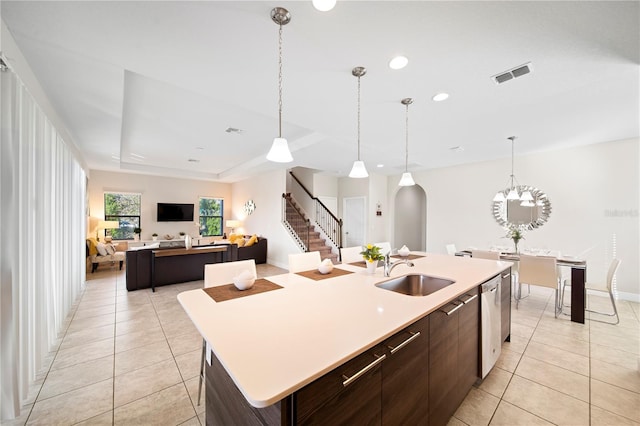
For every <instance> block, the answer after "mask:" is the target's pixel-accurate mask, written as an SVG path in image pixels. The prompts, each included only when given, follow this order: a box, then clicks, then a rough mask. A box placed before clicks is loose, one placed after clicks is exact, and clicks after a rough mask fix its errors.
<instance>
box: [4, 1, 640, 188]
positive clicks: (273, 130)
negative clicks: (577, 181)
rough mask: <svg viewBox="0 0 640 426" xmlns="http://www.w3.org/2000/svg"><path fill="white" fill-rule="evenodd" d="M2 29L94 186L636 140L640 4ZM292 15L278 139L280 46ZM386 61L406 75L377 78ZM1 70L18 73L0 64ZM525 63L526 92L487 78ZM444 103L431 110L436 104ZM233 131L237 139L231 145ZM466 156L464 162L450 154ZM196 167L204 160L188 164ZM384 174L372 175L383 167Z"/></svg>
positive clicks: (148, 16)
mask: <svg viewBox="0 0 640 426" xmlns="http://www.w3.org/2000/svg"><path fill="white" fill-rule="evenodd" d="M0 5H1V6H0V7H1V10H0V12H1V16H2V19H3V20H4V21H5V23H6V24H7V26H8V28H9V29H10V31H11V33H12V34H13V36H14V38H15V40H16V42H17V44H18V46H19V48H20V49H21V51H22V52H23V54H24V56H25V57H26V59H27V61H28V62H29V64H30V66H31V68H32V69H33V71H34V73H35V74H36V76H37V78H38V79H39V81H40V83H41V84H42V86H43V87H44V89H45V91H46V92H47V94H48V96H49V97H50V99H51V101H52V104H53V105H54V107H55V108H56V110H57V111H58V113H59V115H60V117H61V118H62V120H63V121H64V123H65V124H66V126H67V129H68V131H69V132H70V134H71V135H72V136H73V138H74V139H75V143H76V144H77V145H78V147H79V148H80V150H81V151H82V153H83V155H84V158H85V161H86V162H87V163H88V165H89V166H90V168H92V169H102V170H128V171H139V172H143V173H151V174H162V175H167V176H183V177H197V178H204V179H212V180H219V181H225V182H233V181H237V180H240V179H243V178H245V177H247V176H249V175H251V174H253V173H257V172H262V171H266V170H272V169H275V168H282V167H293V166H303V167H309V168H313V169H318V170H322V171H325V172H327V173H331V174H335V175H338V176H346V175H347V174H348V172H349V170H350V167H351V164H352V163H353V161H354V160H355V157H356V155H357V154H356V152H357V151H356V148H357V145H356V95H357V92H356V87H357V80H356V78H355V77H353V76H352V75H351V69H352V68H353V67H355V66H365V67H366V68H367V70H368V72H367V75H365V76H364V77H362V81H361V83H362V113H361V114H362V120H361V132H362V133H361V144H362V145H361V146H362V148H361V150H362V154H361V157H362V159H363V160H364V161H365V163H366V164H367V167H368V168H369V170H370V171H375V172H377V173H384V174H398V173H400V172H402V171H403V169H404V161H405V153H404V142H405V109H404V106H403V105H402V104H400V100H401V99H402V98H405V97H412V98H414V100H415V101H414V104H413V105H412V106H411V107H410V122H409V124H410V133H409V140H410V142H409V144H410V148H409V169H410V170H411V171H419V170H425V169H428V168H434V167H443V166H449V165H454V164H462V163H469V162H476V161H482V160H488V159H493V158H499V157H508V156H510V154H511V151H510V146H509V144H508V141H507V137H508V136H511V135H516V136H518V139H517V141H516V154H523V153H528V152H535V151H543V150H551V149H558V148H564V147H570V146H577V145H583V144H592V143H597V142H605V141H612V140H618V139H624V138H631V137H638V136H639V134H640V130H639V127H640V125H639V117H640V109H639V93H640V84H639V80H640V78H639V71H640V68H639V64H640V24H639V22H640V18H639V16H640V8H639V6H640V2H638V1H626V2H611V1H603V2H597V1H594V2H582V1H575V2H565V1H557V2H542V1H540V2H538V1H532V2H526V1H522V2H520V1H518V2H506V1H499V2H492V1H482V2H435V1H434V2H422V1H387V2H382V1H349V2H346V1H340V0H339V1H338V4H337V6H336V7H335V9H333V10H332V11H330V12H324V13H323V12H318V11H316V10H315V9H314V8H313V7H312V5H311V1H298V2H262V1H260V2H253V1H233V2H232V1H229V2H219V1H195V2H187V1H158V2H154V1H125V2H115V1H69V2H63V1H44V2H37V1H7V0H3V1H2V2H0ZM275 6H281V7H285V8H287V9H288V10H289V11H290V12H291V15H292V20H291V23H290V24H288V25H286V26H285V27H284V28H283V33H284V34H283V37H284V46H283V49H284V112H283V117H284V124H283V136H284V137H286V138H287V139H288V140H289V144H290V147H291V150H292V152H293V157H294V162H293V163H289V164H287V165H282V164H275V163H269V162H267V161H266V159H265V155H266V153H267V151H268V150H269V148H270V146H271V142H272V140H273V137H275V136H276V135H277V130H278V126H277V34H278V26H277V25H276V24H275V23H273V22H272V21H271V19H270V10H271V9H272V8H273V7H275ZM397 54H404V55H406V56H407V57H408V58H409V65H408V66H407V67H406V68H405V69H403V70H398V71H394V70H391V69H389V67H388V66H387V63H388V61H389V60H390V59H391V58H392V57H393V56H394V55H397ZM8 59H9V61H10V59H11V58H8ZM527 62H531V64H532V69H533V72H532V73H531V74H529V75H526V76H523V77H520V78H518V79H515V80H511V81H509V82H507V83H504V84H501V85H497V84H496V83H494V82H493V81H492V79H491V76H493V75H495V74H498V73H501V72H503V71H505V70H508V69H511V68H513V67H516V66H518V65H521V64H524V63H527ZM442 91H444V92H447V93H449V94H450V95H451V96H450V98H449V99H448V100H447V101H445V102H439V103H436V102H433V101H432V100H431V97H432V96H433V95H434V94H436V93H438V92H442ZM229 127H233V128H238V129H242V133H240V134H235V133H227V132H225V130H226V129H227V128H229ZM455 146H462V147H464V151H463V152H454V151H452V150H451V149H450V148H451V147H455ZM189 159H193V160H199V162H190V161H189ZM377 164H384V167H383V168H376V165H377Z"/></svg>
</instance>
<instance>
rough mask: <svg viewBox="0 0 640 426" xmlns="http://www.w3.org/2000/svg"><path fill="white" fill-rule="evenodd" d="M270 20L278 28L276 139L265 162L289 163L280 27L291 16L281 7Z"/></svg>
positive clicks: (290, 158)
mask: <svg viewBox="0 0 640 426" xmlns="http://www.w3.org/2000/svg"><path fill="white" fill-rule="evenodd" d="M271 19H272V20H273V22H275V23H276V24H278V26H279V27H280V29H279V30H278V137H277V138H274V139H273V145H272V146H271V149H270V150H269V153H268V154H267V160H269V161H274V162H276V163H290V162H291V161H293V157H292V156H291V151H289V145H288V143H287V140H286V139H285V138H283V137H282V26H283V25H287V24H288V23H289V22H290V21H291V14H290V13H289V11H288V10H287V9H285V8H283V7H276V8H273V9H272V10H271Z"/></svg>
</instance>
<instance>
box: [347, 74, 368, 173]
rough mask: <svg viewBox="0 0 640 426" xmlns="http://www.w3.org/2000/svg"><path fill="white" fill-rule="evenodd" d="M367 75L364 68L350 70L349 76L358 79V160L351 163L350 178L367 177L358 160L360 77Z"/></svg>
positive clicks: (362, 163) (365, 169)
mask: <svg viewBox="0 0 640 426" xmlns="http://www.w3.org/2000/svg"><path fill="white" fill-rule="evenodd" d="M366 73H367V69H366V68H365V67H355V68H354V69H353V70H351V74H352V75H353V76H354V77H357V78H358V159H357V160H356V161H354V162H353V167H352V168H351V172H350V173H349V177H350V178H366V177H369V173H367V168H366V167H365V166H364V161H361V160H360V77H362V76H363V75H365V74H366Z"/></svg>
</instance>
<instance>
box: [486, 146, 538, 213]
mask: <svg viewBox="0 0 640 426" xmlns="http://www.w3.org/2000/svg"><path fill="white" fill-rule="evenodd" d="M507 139H509V140H510V141H511V176H510V177H509V179H510V186H509V188H508V191H498V192H497V193H496V195H495V197H493V201H505V200H509V201H515V200H520V201H522V204H521V205H523V206H533V205H534V204H533V201H534V199H533V196H532V195H531V192H530V191H528V190H524V191H522V194H520V193H518V186H520V185H519V184H518V180H517V179H516V175H515V173H514V171H513V169H514V167H513V164H514V158H515V156H514V141H515V140H516V137H515V136H509V137H508V138H507ZM516 184H517V185H516ZM505 192H506V195H505Z"/></svg>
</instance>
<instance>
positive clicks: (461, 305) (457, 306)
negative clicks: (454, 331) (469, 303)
mask: <svg viewBox="0 0 640 426" xmlns="http://www.w3.org/2000/svg"><path fill="white" fill-rule="evenodd" d="M463 306H464V303H462V302H460V304H458V305H456V307H455V308H453V309H452V310H450V311H448V312H447V311H442V312H444V313H445V314H447V315H451V314H452V313H454V312H455V311H457V310H458V309H460V308H462V307H463Z"/></svg>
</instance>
